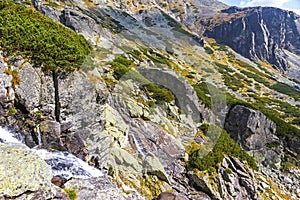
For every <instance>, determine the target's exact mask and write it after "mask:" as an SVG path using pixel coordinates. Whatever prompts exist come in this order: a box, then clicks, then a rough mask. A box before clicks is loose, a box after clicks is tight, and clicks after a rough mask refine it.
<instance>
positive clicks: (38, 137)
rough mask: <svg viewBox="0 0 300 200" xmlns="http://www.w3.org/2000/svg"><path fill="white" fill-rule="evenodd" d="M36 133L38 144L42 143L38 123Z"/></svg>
mask: <svg viewBox="0 0 300 200" xmlns="http://www.w3.org/2000/svg"><path fill="white" fill-rule="evenodd" d="M36 134H37V139H38V146H40V145H42V136H41V132H40V125H37V126H36Z"/></svg>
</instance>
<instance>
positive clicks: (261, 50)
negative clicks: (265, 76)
mask: <svg viewBox="0 0 300 200" xmlns="http://www.w3.org/2000/svg"><path fill="white" fill-rule="evenodd" d="M222 12H223V13H226V14H230V15H235V17H233V18H232V19H231V20H229V21H227V22H224V23H220V24H218V25H217V26H215V27H213V28H212V30H207V31H206V32H205V35H206V36H208V37H213V38H215V39H216V41H217V42H219V43H223V44H226V45H228V46H230V47H232V48H233V49H234V50H235V51H237V52H239V53H240V54H241V55H243V56H245V57H247V58H249V59H252V60H255V59H260V60H262V61H267V62H269V63H271V64H272V65H273V66H274V68H276V69H278V70H280V71H282V72H285V71H288V70H289V67H290V66H289V63H288V62H289V60H288V55H287V54H286V53H285V51H284V50H287V51H289V52H291V53H293V54H296V55H298V56H299V45H300V43H299V41H300V40H299V38H300V34H299V30H300V16H299V15H297V14H295V13H293V12H291V11H285V10H281V9H277V8H268V7H267V8H263V7H258V8H245V9H240V8H236V7H231V8H229V9H226V10H223V11H222Z"/></svg>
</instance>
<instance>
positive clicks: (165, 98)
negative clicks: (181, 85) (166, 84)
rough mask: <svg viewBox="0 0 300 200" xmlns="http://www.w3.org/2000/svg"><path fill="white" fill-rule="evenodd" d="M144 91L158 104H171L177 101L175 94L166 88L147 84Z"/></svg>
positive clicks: (143, 87)
mask: <svg viewBox="0 0 300 200" xmlns="http://www.w3.org/2000/svg"><path fill="white" fill-rule="evenodd" d="M142 89H143V90H144V91H146V92H147V93H148V94H149V95H150V96H151V97H152V98H154V99H155V100H157V101H158V102H167V103H169V102H171V101H173V100H175V96H174V95H173V93H172V92H171V91H170V90H168V89H166V88H159V87H158V86H157V85H155V84H154V83H149V84H145V85H143V86H142Z"/></svg>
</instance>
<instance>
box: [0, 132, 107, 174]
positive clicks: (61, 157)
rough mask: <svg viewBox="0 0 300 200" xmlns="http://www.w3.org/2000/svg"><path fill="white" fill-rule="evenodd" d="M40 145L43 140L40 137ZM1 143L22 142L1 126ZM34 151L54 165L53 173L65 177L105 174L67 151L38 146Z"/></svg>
mask: <svg viewBox="0 0 300 200" xmlns="http://www.w3.org/2000/svg"><path fill="white" fill-rule="evenodd" d="M37 134H38V138H39V137H40V136H39V135H40V131H39V127H38V126H37ZM38 142H39V145H40V144H41V140H40V139H38ZM0 143H22V142H21V141H19V140H18V139H17V138H16V135H15V134H13V133H12V132H10V131H9V130H7V129H6V128H2V127H0ZM31 151H32V152H33V153H35V154H36V155H37V156H39V157H40V158H42V159H43V160H45V161H46V163H47V164H48V165H50V166H51V167H52V171H53V175H54V176H56V175H59V176H62V177H63V178H65V179H69V178H72V177H74V178H83V179H85V178H92V177H99V176H103V173H102V172H101V171H100V170H98V169H96V168H94V167H92V166H90V165H88V163H86V162H84V161H83V160H81V159H79V158H77V157H76V156H74V155H72V154H70V153H69V152H67V151H49V150H46V149H39V148H38V146H37V147H34V148H32V149H31Z"/></svg>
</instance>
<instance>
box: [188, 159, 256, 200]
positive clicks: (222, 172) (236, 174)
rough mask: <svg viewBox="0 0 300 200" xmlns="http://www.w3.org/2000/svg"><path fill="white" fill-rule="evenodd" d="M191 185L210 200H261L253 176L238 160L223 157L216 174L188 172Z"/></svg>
mask: <svg viewBox="0 0 300 200" xmlns="http://www.w3.org/2000/svg"><path fill="white" fill-rule="evenodd" d="M188 176H189V179H190V182H191V184H192V185H193V186H194V187H195V188H197V189H198V190H200V191H203V192H205V193H206V194H208V195H209V196H210V197H211V199H249V200H250V199H251V200H253V199H261V198H260V195H259V192H258V186H257V184H256V183H255V181H254V180H253V178H254V174H253V173H252V172H251V170H250V169H248V168H245V167H244V164H243V163H241V162H240V161H239V160H238V159H236V158H232V157H225V158H224V160H223V162H222V164H221V167H220V168H219V169H218V171H217V173H213V174H210V175H209V174H208V173H203V172H199V171H197V170H195V169H194V170H193V171H189V172H188Z"/></svg>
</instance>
